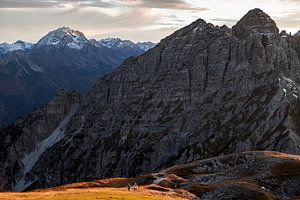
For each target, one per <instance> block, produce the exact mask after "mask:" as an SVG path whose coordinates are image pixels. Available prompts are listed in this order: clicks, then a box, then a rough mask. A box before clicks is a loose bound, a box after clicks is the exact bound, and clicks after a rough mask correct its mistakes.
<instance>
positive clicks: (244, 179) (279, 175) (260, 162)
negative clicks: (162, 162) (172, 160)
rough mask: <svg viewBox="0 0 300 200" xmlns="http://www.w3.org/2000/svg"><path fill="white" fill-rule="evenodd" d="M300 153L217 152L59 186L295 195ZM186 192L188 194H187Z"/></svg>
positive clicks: (218, 195)
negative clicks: (159, 168)
mask: <svg viewBox="0 0 300 200" xmlns="http://www.w3.org/2000/svg"><path fill="white" fill-rule="evenodd" d="M299 167H300V156H291V155H288V154H283V153H278V152H270V151H261V152H255V151H252V152H244V153H238V154H231V155H226V156H219V157H214V158H209V159H205V160H198V161H194V162H191V163H187V164H183V165H177V166H173V167H171V168H168V169H165V170H162V171H160V172H158V173H152V174H147V175H142V176H139V177H135V178H126V179H108V180H99V181H94V182H87V183H75V184H70V185H65V186H62V187H59V188H60V189H75V188H91V187H95V188H98V187H116V188H121V187H126V186H127V185H128V183H129V184H131V185H133V184H134V183H137V184H138V185H139V186H140V187H141V186H142V187H144V188H149V189H150V188H151V189H154V190H159V191H165V192H168V191H172V192H177V193H179V194H182V193H183V191H186V192H184V195H185V196H189V199H197V197H198V198H199V199H205V200H210V199H212V200H215V199H297V198H299V197H300V168H299ZM188 194H189V195H188Z"/></svg>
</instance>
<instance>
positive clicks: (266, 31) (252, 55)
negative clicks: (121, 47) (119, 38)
mask: <svg viewBox="0 0 300 200" xmlns="http://www.w3.org/2000/svg"><path fill="white" fill-rule="evenodd" d="M299 44H300V40H299V39H298V38H296V37H294V36H284V37H283V36H281V35H280V34H279V31H278V28H277V27H276V25H275V22H274V21H273V20H272V19H271V18H270V17H269V16H268V15H267V14H265V13H263V11H261V10H259V9H254V10H252V11H250V12H249V13H248V14H246V15H245V16H244V17H243V18H242V19H241V20H240V21H239V22H238V23H237V24H236V25H235V26H234V27H233V28H232V29H230V28H228V27H226V26H222V27H218V26H214V25H212V24H209V23H206V22H205V21H204V20H201V19H199V20H197V21H195V22H193V23H192V24H191V25H189V26H187V27H184V28H182V29H180V30H178V31H176V32H175V33H173V34H172V35H170V36H168V37H167V38H165V39H163V40H162V41H161V42H160V43H159V44H158V45H156V47H154V48H153V49H151V50H149V51H148V52H147V53H146V54H143V55H141V56H139V57H137V58H129V59H127V60H126V61H125V62H124V63H123V64H122V65H121V66H120V67H119V68H118V69H117V70H116V71H115V72H113V73H112V74H110V75H106V76H104V77H103V78H101V79H99V80H98V81H97V82H96V84H95V85H94V87H93V88H92V90H91V91H90V92H89V93H88V94H86V95H85V96H84V97H83V98H82V100H81V102H80V104H79V106H78V108H77V110H76V112H75V113H74V115H72V117H70V120H69V122H68V123H66V126H65V127H66V129H65V130H64V132H63V138H62V139H61V140H60V141H58V142H56V143H55V144H53V145H52V146H51V147H49V148H48V149H47V150H46V151H45V152H44V153H43V154H42V155H40V156H39V158H38V160H37V161H36V162H35V163H34V165H29V166H30V170H28V164H27V163H24V159H26V156H25V153H19V154H20V155H19V157H18V158H17V159H14V160H11V159H10V158H11V157H12V155H13V154H14V152H15V149H16V148H17V149H24V148H25V147H26V144H24V143H21V142H18V141H20V140H21V139H22V136H23V135H26V131H27V130H28V127H30V126H34V124H33V123H29V124H24V122H30V121H32V122H36V121H39V119H40V118H37V117H36V115H35V114H32V115H30V116H29V117H28V118H26V119H23V120H21V121H19V122H17V123H16V124H14V125H12V126H10V127H8V128H7V129H5V130H3V131H2V132H1V138H4V141H7V140H8V139H7V138H9V137H12V135H14V137H15V139H14V141H12V142H6V143H5V145H6V148H5V149H7V150H6V153H4V154H3V157H1V163H0V164H1V165H3V166H5V167H4V168H2V169H1V171H0V176H1V179H5V180H7V181H6V184H5V188H6V189H8V190H18V191H19V190H25V189H28V188H30V189H32V188H43V187H49V186H57V185H61V184H65V183H70V182H75V181H76V182H77V181H83V180H84V181H86V180H94V179H99V178H105V177H119V176H126V177H128V176H136V175H139V174H142V173H147V172H154V171H158V170H160V169H162V168H165V167H169V166H173V165H177V164H182V163H187V162H191V161H194V160H199V159H205V158H210V157H214V156H219V155H224V154H231V153H236V152H243V151H249V150H273V151H281V152H286V153H291V154H299V153H300V150H299V144H300V139H299V135H300V130H299V127H300V126H299V125H300V112H299V108H300V107H299V85H298V84H299V83H300V79H299V78H300V74H299V69H300V67H299V66H300V62H299V55H300V51H299V48H298V47H299ZM41 123H43V122H41ZM44 123H47V121H45V122H44ZM61 123H62V121H61ZM20 124H22V125H20ZM59 124H60V123H59V122H57V123H56V125H57V127H59ZM53 130H54V128H52V129H51V131H49V132H47V133H44V134H45V135H50V133H52V132H53ZM16 132H17V134H16ZM32 134H35V133H34V132H33V133H32ZM43 138H46V136H44V137H43ZM42 141H45V139H40V140H39V143H40V142H42ZM1 146H2V143H1ZM35 146H36V145H35ZM32 149H33V148H32ZM26 153H27V154H29V153H30V150H29V151H26ZM3 177H4V178H3ZM20 177H21V178H20ZM21 183H22V184H21ZM23 183H24V184H23ZM20 184H21V185H23V186H24V185H25V186H24V187H22V188H20V187H17V186H19V185H20ZM2 188H3V187H2Z"/></svg>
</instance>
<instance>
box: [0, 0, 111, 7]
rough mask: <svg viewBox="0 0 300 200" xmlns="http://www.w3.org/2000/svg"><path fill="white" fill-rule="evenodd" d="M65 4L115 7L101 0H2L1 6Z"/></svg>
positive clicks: (54, 5) (60, 5)
mask: <svg viewBox="0 0 300 200" xmlns="http://www.w3.org/2000/svg"><path fill="white" fill-rule="evenodd" d="M64 4H74V5H76V6H82V7H105V8H107V7H114V6H115V5H114V4H112V3H107V2H103V1H100V0H56V1H54V0H44V1H39V0H26V1H24V0H0V8H55V7H64V6H63V5H64Z"/></svg>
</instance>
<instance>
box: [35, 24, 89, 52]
mask: <svg viewBox="0 0 300 200" xmlns="http://www.w3.org/2000/svg"><path fill="white" fill-rule="evenodd" d="M87 42H88V39H87V38H86V37H85V36H84V34H83V33H82V32H80V31H77V30H73V29H71V28H69V27H61V28H58V29H56V30H54V31H50V32H49V33H48V34H47V35H46V36H44V37H43V38H42V39H41V40H39V41H38V43H37V44H36V45H35V47H44V46H51V45H56V46H68V47H71V48H74V49H81V48H82V47H83V46H84V44H85V43H87Z"/></svg>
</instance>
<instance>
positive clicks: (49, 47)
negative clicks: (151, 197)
mask: <svg viewBox="0 0 300 200" xmlns="http://www.w3.org/2000/svg"><path fill="white" fill-rule="evenodd" d="M2 47H3V48H4V47H5V48H6V50H7V52H6V55H5V56H4V57H3V58H2V59H0V129H1V128H4V127H6V126H7V125H9V124H10V123H13V122H14V121H15V120H16V119H17V118H18V117H21V116H24V115H25V114H27V113H29V112H31V111H32V110H33V109H34V108H37V107H39V106H44V105H45V104H46V103H48V102H49V101H50V100H51V99H52V98H53V97H54V96H55V95H56V94H57V92H58V90H59V89H61V88H65V89H67V90H78V91H82V92H85V91H87V90H88V89H90V88H91V87H92V85H93V84H94V83H95V81H96V79H97V78H99V77H100V76H102V75H104V74H107V73H110V72H112V71H113V70H114V69H115V68H116V67H117V66H118V65H119V64H121V62H123V61H124V59H125V58H127V57H129V56H137V55H140V54H142V53H144V52H145V51H144V49H143V48H142V47H141V48H139V47H136V46H134V47H131V46H128V45H123V48H114V49H110V48H107V47H105V46H104V45H102V44H101V43H100V42H97V41H94V40H88V39H86V37H85V36H84V34H83V33H81V32H79V31H75V30H72V29H70V28H67V27H62V28H59V29H57V30H54V31H51V32H49V33H48V34H47V35H46V36H44V37H43V38H42V39H41V40H40V41H39V42H38V43H37V44H34V45H32V44H30V45H29V44H27V43H24V42H21V41H18V42H16V43H14V44H12V45H8V44H6V45H0V51H1V48H2ZM16 50H18V51H16ZM10 51H11V52H10ZM9 52H10V53H9ZM0 58H1V56H0Z"/></svg>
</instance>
